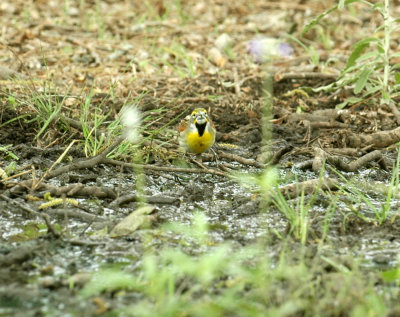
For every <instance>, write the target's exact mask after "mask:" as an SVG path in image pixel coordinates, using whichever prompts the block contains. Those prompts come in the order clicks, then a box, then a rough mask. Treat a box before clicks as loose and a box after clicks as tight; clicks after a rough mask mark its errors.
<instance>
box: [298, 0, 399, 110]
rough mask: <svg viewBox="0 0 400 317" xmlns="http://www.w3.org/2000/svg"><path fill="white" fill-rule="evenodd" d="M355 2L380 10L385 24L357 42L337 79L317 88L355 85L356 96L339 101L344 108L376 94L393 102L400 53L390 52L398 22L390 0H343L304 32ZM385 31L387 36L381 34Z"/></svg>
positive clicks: (384, 100)
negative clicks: (393, 14) (393, 15)
mask: <svg viewBox="0 0 400 317" xmlns="http://www.w3.org/2000/svg"><path fill="white" fill-rule="evenodd" d="M353 3H361V4H364V5H366V6H368V7H369V8H371V9H372V10H373V11H375V12H378V13H379V15H381V17H382V19H383V25H381V26H379V27H378V28H377V29H376V32H375V34H374V35H373V36H371V37H368V38H364V39H362V40H360V41H358V42H357V43H355V44H354V45H353V48H352V52H351V54H350V56H349V58H348V60H347V64H346V66H345V68H344V69H343V70H342V72H341V75H340V77H339V79H338V80H337V81H336V82H335V83H332V84H330V85H327V86H323V87H319V88H317V89H313V90H314V91H316V92H318V91H322V90H323V91H334V90H339V89H341V88H344V87H345V86H347V85H353V87H354V88H353V92H354V95H355V96H356V97H351V98H348V99H347V100H345V101H344V102H343V103H341V104H339V105H337V108H344V107H346V106H347V105H351V104H355V103H358V102H360V101H363V100H364V99H365V98H367V97H373V96H374V95H376V94H377V95H379V96H380V102H381V103H382V104H389V103H390V102H391V101H392V99H393V97H394V96H395V95H397V94H398V90H399V87H400V76H398V74H397V73H396V70H397V69H398V68H399V65H398V64H394V65H391V64H390V60H391V59H392V58H395V57H399V56H400V53H393V54H391V52H390V42H391V39H392V38H391V33H392V31H393V30H394V29H395V23H397V22H398V20H395V19H394V18H393V17H392V16H391V11H390V6H389V4H390V0H384V3H372V2H369V1H364V0H340V1H339V3H338V4H337V5H336V6H334V7H332V8H330V9H329V10H327V11H325V12H324V13H322V14H321V15H319V16H318V17H317V18H315V19H314V20H313V21H311V23H309V24H308V25H307V26H306V27H305V28H304V30H303V34H304V33H306V32H308V31H309V30H310V29H312V28H316V27H317V25H318V23H319V22H320V21H321V20H322V19H323V18H324V17H326V16H327V15H329V14H331V13H332V12H334V11H336V10H342V9H344V7H345V6H348V5H350V4H353ZM382 33H383V36H380V34H382ZM358 96H359V97H358Z"/></svg>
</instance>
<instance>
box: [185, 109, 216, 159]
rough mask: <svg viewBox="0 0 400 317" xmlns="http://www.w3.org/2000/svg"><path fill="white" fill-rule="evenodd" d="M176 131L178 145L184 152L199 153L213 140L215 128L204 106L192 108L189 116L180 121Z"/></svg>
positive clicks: (205, 149) (212, 142)
mask: <svg viewBox="0 0 400 317" xmlns="http://www.w3.org/2000/svg"><path fill="white" fill-rule="evenodd" d="M178 131H179V145H180V146H181V147H183V148H184V149H185V150H186V152H190V153H195V154H201V153H203V152H205V151H207V150H208V149H209V148H210V147H211V146H212V145H213V144H214V142H215V134H216V130H215V127H214V124H213V123H212V121H211V119H210V117H209V116H208V113H207V110H206V109H204V108H196V109H194V110H193V112H192V114H191V115H190V116H187V117H186V118H185V119H183V120H182V121H181V123H180V124H179V127H178Z"/></svg>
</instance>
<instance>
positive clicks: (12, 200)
mask: <svg viewBox="0 0 400 317" xmlns="http://www.w3.org/2000/svg"><path fill="white" fill-rule="evenodd" d="M0 198H1V199H3V200H5V201H6V202H8V203H10V204H13V205H14V206H17V207H19V208H21V209H23V210H25V211H27V212H29V213H30V214H31V215H34V216H38V215H39V214H40V213H39V212H37V211H35V210H33V209H31V208H29V207H27V206H25V204H23V203H20V202H18V201H16V200H14V199H11V198H9V197H7V196H6V195H4V194H0Z"/></svg>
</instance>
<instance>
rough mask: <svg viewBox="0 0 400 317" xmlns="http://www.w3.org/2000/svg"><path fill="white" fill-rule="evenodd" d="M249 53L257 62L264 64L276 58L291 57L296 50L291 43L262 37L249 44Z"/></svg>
mask: <svg viewBox="0 0 400 317" xmlns="http://www.w3.org/2000/svg"><path fill="white" fill-rule="evenodd" d="M248 52H249V53H250V54H251V55H252V56H253V58H254V60H255V61H256V62H258V63H263V62H266V61H269V60H271V59H274V58H279V57H290V56H292V55H293V52H294V50H293V47H292V46H291V45H290V44H289V43H286V42H281V41H280V40H278V39H275V38H272V37H260V38H255V39H253V40H251V41H250V42H249V44H248Z"/></svg>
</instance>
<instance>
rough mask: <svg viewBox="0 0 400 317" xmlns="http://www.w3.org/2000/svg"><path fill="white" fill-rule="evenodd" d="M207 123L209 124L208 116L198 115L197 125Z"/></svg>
mask: <svg viewBox="0 0 400 317" xmlns="http://www.w3.org/2000/svg"><path fill="white" fill-rule="evenodd" d="M206 122H207V118H206V116H205V115H204V114H201V113H200V114H198V115H197V117H196V123H197V124H204V123H206Z"/></svg>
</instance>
